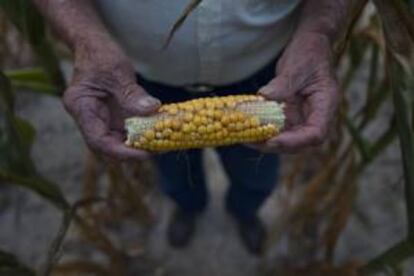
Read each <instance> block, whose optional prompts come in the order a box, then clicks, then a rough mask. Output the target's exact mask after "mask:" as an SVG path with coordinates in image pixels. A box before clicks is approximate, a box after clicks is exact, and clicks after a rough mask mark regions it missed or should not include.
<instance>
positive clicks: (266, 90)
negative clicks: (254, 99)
mask: <svg viewBox="0 0 414 276" xmlns="http://www.w3.org/2000/svg"><path fill="white" fill-rule="evenodd" d="M272 92H273V89H272V88H271V87H269V86H264V87H262V88H260V90H259V94H261V95H264V96H270V95H271V94H272Z"/></svg>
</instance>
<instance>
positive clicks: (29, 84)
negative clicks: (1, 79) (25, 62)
mask: <svg viewBox="0 0 414 276" xmlns="http://www.w3.org/2000/svg"><path fill="white" fill-rule="evenodd" d="M5 75H6V76H7V77H8V78H9V80H10V82H11V86H12V87H13V89H27V90H30V91H33V92H37V93H41V94H45V95H50V96H57V92H56V91H57V90H58V88H57V87H56V86H55V85H53V83H51V81H50V80H49V78H48V76H47V74H46V73H45V71H44V70H43V69H41V68H30V69H20V70H13V71H6V72H5Z"/></svg>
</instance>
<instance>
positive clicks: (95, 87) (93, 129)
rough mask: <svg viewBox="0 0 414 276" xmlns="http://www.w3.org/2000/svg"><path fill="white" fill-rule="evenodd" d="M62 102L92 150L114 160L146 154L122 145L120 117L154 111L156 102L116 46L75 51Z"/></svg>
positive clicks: (137, 157) (102, 45)
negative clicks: (69, 78)
mask: <svg viewBox="0 0 414 276" xmlns="http://www.w3.org/2000/svg"><path fill="white" fill-rule="evenodd" d="M63 102H64V105H65V108H66V110H67V111H68V112H69V113H70V114H71V115H72V117H73V118H74V119H75V121H76V123H77V124H78V126H79V128H80V130H81V132H82V135H83V137H84V139H85V141H86V143H87V144H88V146H89V147H90V148H91V149H92V150H94V151H95V152H97V153H99V154H103V155H104V156H105V157H109V158H110V159H116V160H127V159H144V158H146V157H148V155H149V153H148V152H145V151H140V150H136V149H131V148H128V147H127V146H125V145H124V140H125V135H124V129H123V127H124V119H125V118H126V117H128V116H131V115H145V114H149V113H151V112H154V111H155V110H156V109H157V108H158V107H159V105H160V102H159V101H158V100H157V99H155V98H153V97H151V96H149V95H148V94H147V93H146V92H145V91H144V90H143V89H142V88H141V87H139V86H138V85H137V83H136V78H135V72H134V69H133V67H132V66H131V64H130V63H129V60H128V59H127V58H126V57H125V56H124V54H123V53H122V51H121V50H120V49H119V48H118V47H117V46H116V45H113V44H111V43H99V46H96V45H94V46H90V45H88V46H85V45H82V46H81V47H78V48H77V49H76V50H75V68H74V76H73V79H72V82H71V85H70V86H69V88H68V89H67V90H66V91H65V93H64V97H63Z"/></svg>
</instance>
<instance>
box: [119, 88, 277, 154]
mask: <svg viewBox="0 0 414 276" xmlns="http://www.w3.org/2000/svg"><path fill="white" fill-rule="evenodd" d="M284 119H285V116H284V113H283V104H279V103H277V102H274V101H266V100H265V99H264V98H263V97H261V96H255V95H238V96H225V97H209V98H200V99H195V100H190V101H186V102H182V103H174V104H166V105H163V106H162V107H161V108H160V109H159V112H158V113H157V114H155V115H152V116H148V117H132V118H128V119H126V121H125V128H126V131H127V141H126V144H127V145H128V146H131V147H135V148H139V149H145V150H149V151H155V152H157V151H169V150H179V149H190V148H203V147H217V146H224V145H231V144H237V143H248V142H259V141H264V140H267V139H269V138H271V137H273V136H275V135H277V134H278V133H279V131H280V130H281V128H282V127H283V123H284Z"/></svg>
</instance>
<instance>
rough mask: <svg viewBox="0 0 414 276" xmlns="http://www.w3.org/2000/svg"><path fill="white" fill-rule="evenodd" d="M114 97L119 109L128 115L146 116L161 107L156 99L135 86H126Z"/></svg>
mask: <svg viewBox="0 0 414 276" xmlns="http://www.w3.org/2000/svg"><path fill="white" fill-rule="evenodd" d="M114 96H115V98H116V100H117V102H118V104H119V105H120V107H121V108H122V109H123V110H124V111H125V112H126V113H128V114H130V115H148V114H151V113H153V112H155V111H156V110H157V109H158V108H159V107H160V106H161V102H160V101H159V100H158V99H156V98H154V97H152V96H150V95H148V94H147V93H146V92H145V91H144V89H143V88H142V87H140V86H138V85H137V84H132V85H129V86H127V87H126V88H125V89H124V90H123V91H121V92H120V93H115V94H114Z"/></svg>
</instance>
